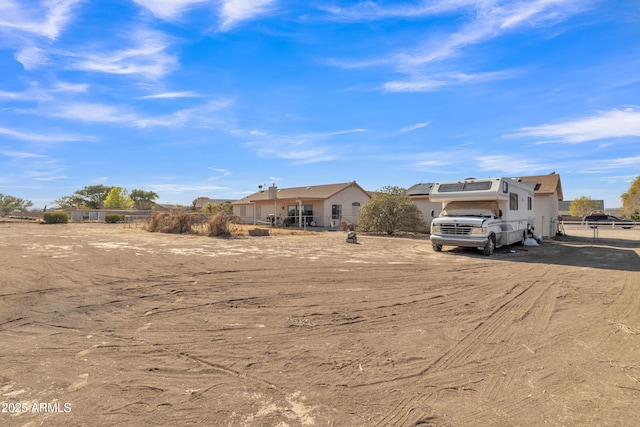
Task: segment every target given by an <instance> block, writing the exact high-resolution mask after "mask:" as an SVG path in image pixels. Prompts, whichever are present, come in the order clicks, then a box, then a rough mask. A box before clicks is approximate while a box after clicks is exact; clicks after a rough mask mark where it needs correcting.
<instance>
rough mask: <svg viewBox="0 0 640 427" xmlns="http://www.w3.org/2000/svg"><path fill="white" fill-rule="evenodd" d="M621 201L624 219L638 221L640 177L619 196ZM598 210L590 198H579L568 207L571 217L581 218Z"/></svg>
mask: <svg viewBox="0 0 640 427" xmlns="http://www.w3.org/2000/svg"><path fill="white" fill-rule="evenodd" d="M620 199H621V200H622V213H623V215H624V216H625V217H627V218H629V219H633V220H636V221H638V220H640V176H638V177H636V179H635V180H634V181H633V182H632V183H631V185H630V186H629V190H627V192H625V193H623V194H622V195H621V196H620ZM596 209H598V202H597V201H596V200H592V199H591V197H587V196H580V197H578V198H576V199H574V200H573V201H572V202H571V205H569V213H570V214H571V216H574V217H579V218H583V217H585V216H587V215H589V213H591V211H594V210H596Z"/></svg>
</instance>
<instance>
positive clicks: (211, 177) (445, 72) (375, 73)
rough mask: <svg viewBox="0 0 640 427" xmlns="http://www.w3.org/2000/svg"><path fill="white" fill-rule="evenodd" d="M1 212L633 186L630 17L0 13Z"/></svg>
mask: <svg viewBox="0 0 640 427" xmlns="http://www.w3.org/2000/svg"><path fill="white" fill-rule="evenodd" d="M0 70H1V71H0V72H1V73H2V74H1V75H2V79H0V111H1V114H0V193H4V194H10V195H14V196H17V197H22V198H25V199H31V200H33V202H34V205H35V206H36V207H42V206H44V205H47V204H48V205H49V206H51V205H52V201H53V200H54V199H57V198H59V197H61V196H65V195H70V194H72V193H73V192H74V191H76V190H78V189H81V188H83V187H85V186H87V185H94V184H104V185H111V186H121V187H125V188H127V189H128V190H132V189H143V190H153V191H155V192H157V193H158V194H159V196H160V199H159V201H160V202H163V203H180V204H190V203H191V201H192V200H193V199H195V198H196V197H198V196H208V197H212V198H227V199H239V198H241V197H243V196H245V195H247V194H249V193H252V192H254V191H256V190H257V189H258V185H263V184H267V185H270V184H271V183H276V185H278V186H279V187H296V186H306V185H316V184H328V183H338V182H347V181H352V180H356V181H357V182H358V183H359V184H360V185H361V186H362V187H364V188H365V189H368V190H377V189H380V188H381V187H383V186H385V185H397V186H402V187H409V186H411V185H413V184H415V183H418V182H433V181H445V180H457V179H462V178H466V177H478V178H480V177H493V176H511V177H516V176H523V175H539V174H547V173H551V172H557V173H559V174H560V176H561V179H562V185H563V190H564V195H565V200H572V199H574V198H576V197H580V196H583V195H585V196H589V197H592V198H594V199H604V200H605V206H606V207H608V208H613V207H618V206H620V204H621V202H620V197H619V196H620V194H621V193H623V192H625V191H626V190H627V189H628V188H629V185H630V182H631V181H632V180H633V179H635V177H637V176H638V175H640V144H639V142H640V4H639V3H638V2H637V1H635V0H619V1H615V2H611V1H607V0H601V1H597V0H565V1H563V0H532V1H511V0H425V1H418V0H416V1H363V2H358V1H337V0H310V1H295V2H294V1H284V0H110V1H106V2H105V1H92V0H40V1H38V0H0Z"/></svg>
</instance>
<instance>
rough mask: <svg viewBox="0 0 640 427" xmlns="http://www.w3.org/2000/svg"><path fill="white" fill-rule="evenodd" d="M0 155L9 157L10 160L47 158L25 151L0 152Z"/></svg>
mask: <svg viewBox="0 0 640 427" xmlns="http://www.w3.org/2000/svg"><path fill="white" fill-rule="evenodd" d="M0 155H2V156H5V157H11V158H12V159H38V158H43V157H47V156H46V155H44V154H37V153H28V152H25V151H11V150H0Z"/></svg>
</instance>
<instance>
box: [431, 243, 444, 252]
mask: <svg viewBox="0 0 640 427" xmlns="http://www.w3.org/2000/svg"><path fill="white" fill-rule="evenodd" d="M431 246H433V250H434V251H436V252H442V245H436V244H435V243H434V244H433V245H431Z"/></svg>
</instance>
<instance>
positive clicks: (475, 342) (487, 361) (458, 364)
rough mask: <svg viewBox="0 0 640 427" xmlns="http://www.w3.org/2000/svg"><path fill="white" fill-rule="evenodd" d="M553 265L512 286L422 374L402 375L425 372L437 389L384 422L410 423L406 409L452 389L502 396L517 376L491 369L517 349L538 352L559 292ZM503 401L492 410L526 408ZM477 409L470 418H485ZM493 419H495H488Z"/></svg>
mask: <svg viewBox="0 0 640 427" xmlns="http://www.w3.org/2000/svg"><path fill="white" fill-rule="evenodd" d="M549 271H550V267H547V268H546V269H545V270H543V271H542V272H540V271H538V274H537V278H536V279H534V280H532V281H530V282H529V283H521V284H519V285H516V286H514V287H513V288H512V289H511V291H510V292H507V294H506V295H505V297H504V298H503V301H502V303H501V304H500V305H499V306H498V307H496V308H495V309H494V310H493V311H492V312H491V313H489V314H488V315H486V316H485V319H484V320H482V321H481V322H480V323H479V324H478V325H477V326H476V327H475V328H474V329H473V330H472V331H471V332H470V333H469V334H467V335H466V336H465V337H464V338H463V339H461V340H460V341H459V342H458V343H456V345H455V346H454V347H453V348H451V349H450V350H448V351H446V352H445V353H443V354H441V355H440V356H439V357H438V358H436V359H435V360H434V361H433V362H432V363H431V364H430V365H429V366H428V367H426V368H424V369H422V370H421V371H420V372H418V373H417V374H411V375H408V376H405V377H403V378H397V379H396V380H401V382H403V381H406V380H407V379H411V380H415V379H417V378H419V380H420V382H421V383H424V384H427V385H430V384H431V386H430V387H433V388H434V389H435V390H432V391H431V392H429V393H428V394H427V397H426V398H422V399H421V400H423V401H422V402H418V401H417V400H416V399H417V397H416V398H414V399H410V400H409V401H407V402H405V403H404V404H403V405H402V406H399V407H397V408H396V409H394V410H393V411H392V412H391V413H389V414H386V415H385V416H384V417H383V418H382V420H380V421H379V425H386V424H388V423H389V421H390V420H395V419H402V420H403V421H401V422H400V423H398V424H392V425H406V424H407V423H408V419H406V416H405V417H402V414H401V413H402V412H403V411H406V409H407V408H408V407H414V406H415V407H423V408H424V407H427V408H429V407H431V405H434V404H437V401H438V400H439V399H440V398H441V396H442V394H443V393H447V391H454V392H461V391H462V392H463V391H467V392H475V393H477V396H475V397H474V399H478V400H480V401H495V400H496V399H501V396H503V393H504V389H505V386H506V385H507V384H508V383H509V382H510V381H511V376H510V375H509V374H508V373H505V375H504V376H502V377H501V378H497V377H495V376H493V377H490V376H489V375H488V373H489V372H491V371H493V370H495V366H496V364H499V363H500V361H505V362H506V361H507V360H509V359H512V358H513V357H514V356H515V355H518V354H521V355H522V354H525V355H526V354H529V355H531V353H532V352H533V350H531V348H530V346H534V344H535V343H536V342H538V340H539V339H540V336H541V333H542V331H543V330H544V329H545V327H546V325H547V324H548V323H549V321H550V318H551V315H552V313H553V311H554V307H555V299H556V297H557V293H558V286H557V284H555V281H554V280H553V279H551V280H549V279H545V278H544V276H545V275H546V274H547V273H548V272H549ZM525 341H526V342H525ZM475 393H474V394H475ZM524 398H526V396H525V397H523V399H524ZM508 401H509V402H512V401H513V399H512V397H509V399H508ZM501 406H504V405H501V404H500V402H499V401H498V402H494V403H493V405H492V406H491V415H494V416H495V413H494V412H495V410H496V408H499V409H497V410H499V411H502V412H504V413H507V414H512V413H514V412H518V411H519V410H520V409H519V405H518V404H516V405H512V404H508V405H507V406H506V407H501ZM474 412H475V413H474V416H473V417H472V418H470V419H469V420H468V421H469V422H471V423H474V424H478V423H479V424H482V419H483V417H482V412H483V411H482V410H480V411H478V410H476V411H474ZM427 415H428V414H427ZM477 417H479V418H477ZM488 420H490V419H486V420H485V421H488ZM418 421H419V417H417V416H416V417H411V422H412V423H416V422H418Z"/></svg>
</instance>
